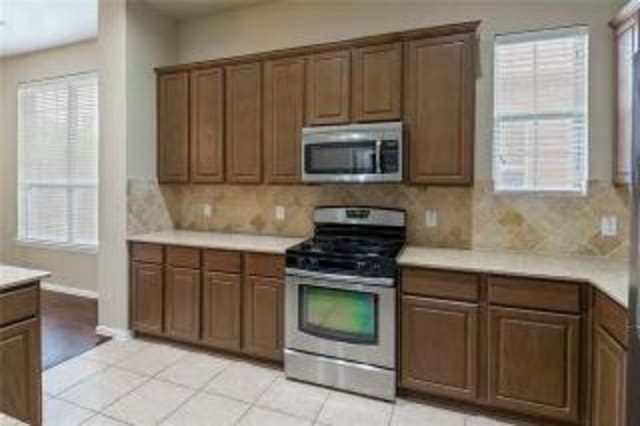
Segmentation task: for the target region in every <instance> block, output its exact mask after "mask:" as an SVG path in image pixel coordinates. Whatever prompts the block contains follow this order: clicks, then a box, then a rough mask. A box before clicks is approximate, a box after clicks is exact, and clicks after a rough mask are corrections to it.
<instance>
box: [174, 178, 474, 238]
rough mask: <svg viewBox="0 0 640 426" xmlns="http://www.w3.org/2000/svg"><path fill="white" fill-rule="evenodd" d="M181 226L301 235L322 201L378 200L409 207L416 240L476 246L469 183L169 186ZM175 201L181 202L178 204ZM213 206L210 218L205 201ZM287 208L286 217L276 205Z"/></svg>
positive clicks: (411, 233)
mask: <svg viewBox="0 0 640 426" xmlns="http://www.w3.org/2000/svg"><path fill="white" fill-rule="evenodd" d="M162 194H163V195H164V197H165V200H166V201H167V205H168V206H169V211H170V212H171V216H172V217H173V219H174V224H175V226H176V228H180V229H191V230H200V231H221V232H246V233H254V234H267V235H282V236H292V237H299V236H305V235H309V234H311V233H312V232H313V223H312V212H313V209H314V208H315V207H316V206H322V205H324V206H327V205H339V206H341V205H373V206H383V207H395V208H402V209H406V210H407V221H408V223H407V232H408V235H409V241H410V242H411V243H412V244H423V245H430V246H437V247H458V248H468V247H470V245H471V199H472V192H471V190H470V189H469V188H455V187H447V188H442V187H424V186H406V185H366V186H357V185H315V186H302V185H300V186H271V185H270V186H232V185H219V186H215V185H207V186H195V185H194V186H188V185H184V186H175V185H171V186H163V187H162ZM174 203H177V205H176V204H174ZM205 204H209V205H210V206H211V209H212V214H211V216H210V217H205V215H204V206H205ZM276 206H283V207H284V208H285V212H286V213H285V217H286V219H285V220H284V221H279V220H277V219H276V218H275V207H276ZM425 209H436V210H437V211H438V221H439V223H438V226H437V227H435V228H427V227H425V226H424V211H425Z"/></svg>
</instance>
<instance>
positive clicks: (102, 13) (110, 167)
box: [98, 0, 129, 330]
mask: <svg viewBox="0 0 640 426" xmlns="http://www.w3.org/2000/svg"><path fill="white" fill-rule="evenodd" d="M126 48H127V46H126V4H125V1H124V0H100V1H99V3H98V53H99V60H100V76H101V78H100V93H101V96H100V188H99V189H100V191H99V200H100V251H99V254H98V288H99V292H100V299H99V301H98V324H99V326H102V327H108V328H110V329H115V330H125V329H127V328H128V324H127V318H128V315H127V312H128V303H129V298H128V296H127V288H128V268H127V243H126V237H127V213H126V212H127V208H126V205H127V197H126V188H127V96H126V91H127V87H126Z"/></svg>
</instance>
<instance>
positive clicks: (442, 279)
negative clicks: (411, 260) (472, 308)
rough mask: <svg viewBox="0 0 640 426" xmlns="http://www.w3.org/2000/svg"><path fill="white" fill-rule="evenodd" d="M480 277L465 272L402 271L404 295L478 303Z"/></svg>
mask: <svg viewBox="0 0 640 426" xmlns="http://www.w3.org/2000/svg"><path fill="white" fill-rule="evenodd" d="M479 282H480V280H479V277H478V275H476V274H470V273H464V272H450V271H440V270H434V269H417V268H405V269H403V270H402V291H403V292H404V293H411V294H417V295H420V296H427V297H435V298H440V299H454V300H466V301H477V300H478V299H479V296H480V290H479Z"/></svg>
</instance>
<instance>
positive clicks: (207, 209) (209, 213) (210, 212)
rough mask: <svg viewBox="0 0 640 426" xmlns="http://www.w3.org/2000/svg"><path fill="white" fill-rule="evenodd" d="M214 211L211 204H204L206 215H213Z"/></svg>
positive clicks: (203, 211)
mask: <svg viewBox="0 0 640 426" xmlns="http://www.w3.org/2000/svg"><path fill="white" fill-rule="evenodd" d="M212 213H213V209H212V208H211V204H209V203H207V204H205V205H204V206H202V214H204V217H211V214H212Z"/></svg>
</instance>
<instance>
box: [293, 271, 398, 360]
mask: <svg viewBox="0 0 640 426" xmlns="http://www.w3.org/2000/svg"><path fill="white" fill-rule="evenodd" d="M315 275H316V276H317V275H319V274H315ZM395 304H396V300H395V288H394V287H382V286H376V285H365V284H359V283H357V282H352V281H341V280H335V279H332V277H331V275H330V274H327V278H326V279H325V278H322V277H319V278H309V277H304V276H300V275H293V274H288V275H287V285H286V315H285V324H286V338H285V339H286V346H287V348H289V349H295V350H299V351H302V352H307V353H313V354H318V355H323V356H328V357H335V358H339V359H344V360H349V361H355V362H361V363H364V364H369V365H374V366H379V367H387V368H395V365H396V362H395V323H396V321H395V310H396V305H395Z"/></svg>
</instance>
